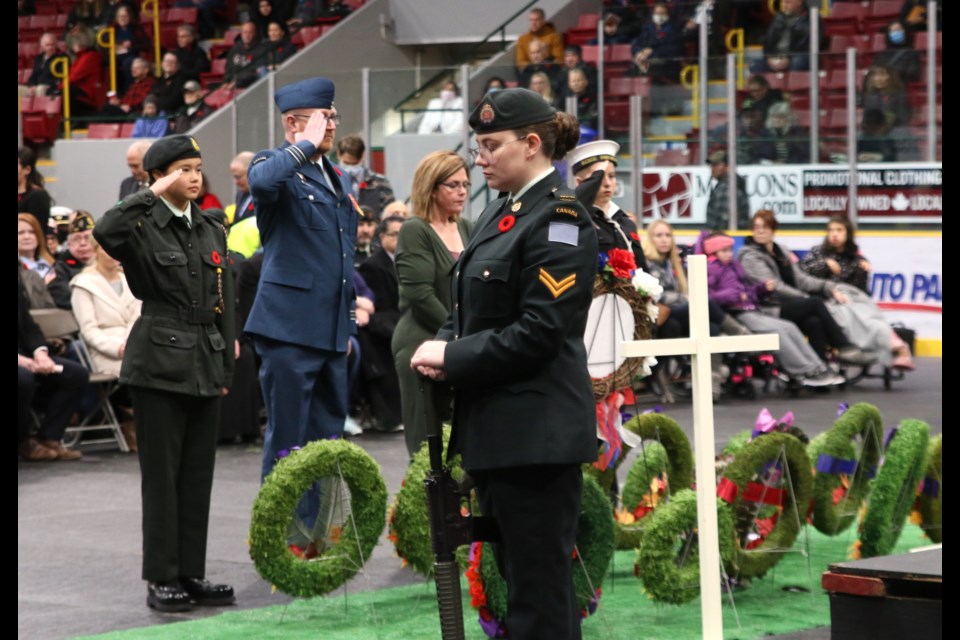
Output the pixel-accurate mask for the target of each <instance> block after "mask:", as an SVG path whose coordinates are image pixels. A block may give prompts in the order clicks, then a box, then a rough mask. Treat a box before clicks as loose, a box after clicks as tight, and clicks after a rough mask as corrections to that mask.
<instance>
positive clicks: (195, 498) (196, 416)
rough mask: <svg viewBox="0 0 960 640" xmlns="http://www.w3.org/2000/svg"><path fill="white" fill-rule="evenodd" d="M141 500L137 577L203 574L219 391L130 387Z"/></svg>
mask: <svg viewBox="0 0 960 640" xmlns="http://www.w3.org/2000/svg"><path fill="white" fill-rule="evenodd" d="M130 396H131V398H132V399H133V413H134V419H135V421H136V424H137V444H138V449H139V451H138V456H139V458H140V478H141V480H140V493H141V497H142V501H143V579H144V580H149V581H150V582H165V581H169V580H176V579H177V578H180V577H185V578H203V577H204V575H205V573H206V560H207V523H208V520H209V514H210V490H211V487H212V486H213V465H214V459H215V456H216V452H217V427H218V424H219V422H218V421H219V415H220V397H219V396H216V397H208V396H192V395H186V394H183V393H175V392H171V391H161V390H159V389H150V388H147V387H138V386H131V387H130Z"/></svg>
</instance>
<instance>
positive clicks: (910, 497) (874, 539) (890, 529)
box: [860, 420, 930, 558]
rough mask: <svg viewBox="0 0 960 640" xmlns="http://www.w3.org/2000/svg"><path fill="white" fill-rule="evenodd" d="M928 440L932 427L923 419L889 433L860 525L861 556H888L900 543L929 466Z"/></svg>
mask: <svg viewBox="0 0 960 640" xmlns="http://www.w3.org/2000/svg"><path fill="white" fill-rule="evenodd" d="M929 439H930V427H929V425H927V423H926V422H923V421H922V420H904V421H903V422H901V423H900V426H899V427H897V428H896V429H894V430H892V431H891V432H890V433H889V434H888V435H887V446H886V447H885V451H884V454H883V464H882V465H881V466H880V471H879V472H878V473H877V477H876V479H875V480H874V481H873V489H872V491H871V493H870V504H869V505H868V506H867V511H866V514H865V515H864V517H863V523H862V524H861V525H860V556H861V557H863V558H872V557H874V556H883V555H887V554H888V553H890V552H891V551H892V550H893V547H894V546H895V545H896V544H897V540H898V539H899V538H900V532H901V531H902V530H903V523H904V521H905V520H906V519H907V514H908V513H910V509H911V507H912V506H913V503H914V498H915V496H916V491H917V485H918V484H919V482H920V478H921V477H923V473H924V471H925V470H926V468H927V445H928V443H929Z"/></svg>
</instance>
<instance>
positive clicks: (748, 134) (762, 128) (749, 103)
mask: <svg viewBox="0 0 960 640" xmlns="http://www.w3.org/2000/svg"><path fill="white" fill-rule="evenodd" d="M739 124H740V129H739V131H738V133H737V161H738V162H739V163H740V164H758V163H761V162H773V160H774V153H775V150H774V147H773V145H771V144H770V142H771V140H772V139H773V134H772V133H770V131H769V130H768V129H767V127H766V117H765V116H764V112H763V108H762V107H760V106H758V105H757V103H755V102H754V101H753V99H752V98H746V99H744V101H743V107H742V108H741V109H740V123H739ZM725 133H726V127H724V134H725Z"/></svg>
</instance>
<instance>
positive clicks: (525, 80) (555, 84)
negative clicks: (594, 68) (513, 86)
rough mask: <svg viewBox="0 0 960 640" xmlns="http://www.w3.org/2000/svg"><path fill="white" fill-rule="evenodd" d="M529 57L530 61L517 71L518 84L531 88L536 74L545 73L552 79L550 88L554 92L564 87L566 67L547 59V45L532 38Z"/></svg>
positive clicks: (528, 51) (529, 45)
mask: <svg viewBox="0 0 960 640" xmlns="http://www.w3.org/2000/svg"><path fill="white" fill-rule="evenodd" d="M527 57H528V59H529V60H530V62H528V63H527V66H525V67H524V68H523V70H522V71H518V72H517V84H518V85H519V86H521V87H524V88H527V89H529V88H530V83H531V81H532V80H533V76H534V74H537V73H543V74H545V75H546V76H547V78H549V80H550V88H551V89H552V90H553V93H559V92H560V90H561V89H562V88H563V85H562V84H561V83H562V82H563V78H562V77H563V76H564V75H566V69H565V68H564V67H563V66H562V65H559V64H555V63H553V62H550V61H548V60H547V45H546V44H545V43H544V42H542V41H540V40H531V41H530V43H529V44H528V45H527Z"/></svg>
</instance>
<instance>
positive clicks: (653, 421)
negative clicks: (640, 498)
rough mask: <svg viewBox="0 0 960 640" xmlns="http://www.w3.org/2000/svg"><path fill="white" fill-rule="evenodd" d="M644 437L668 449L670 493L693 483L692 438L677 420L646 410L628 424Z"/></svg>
mask: <svg viewBox="0 0 960 640" xmlns="http://www.w3.org/2000/svg"><path fill="white" fill-rule="evenodd" d="M623 428H624V429H628V430H630V431H632V432H634V433H635V434H637V435H638V436H640V437H641V438H642V439H643V440H655V441H657V442H659V443H660V444H662V445H663V448H664V449H666V450H667V456H668V458H667V463H668V464H667V477H668V478H669V479H670V487H671V491H670V493H671V494H673V493H675V492H677V491H680V490H681V489H688V488H690V487H691V486H692V485H693V451H692V450H691V449H690V440H688V439H687V434H685V433H684V432H683V429H681V428H680V425H678V424H677V422H676V420H674V419H673V418H669V417H667V416H665V415H663V414H662V413H644V414H641V415H639V416H637V417H635V418H633V419H631V420H630V421H629V422H627V423H626V424H625V425H623Z"/></svg>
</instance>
